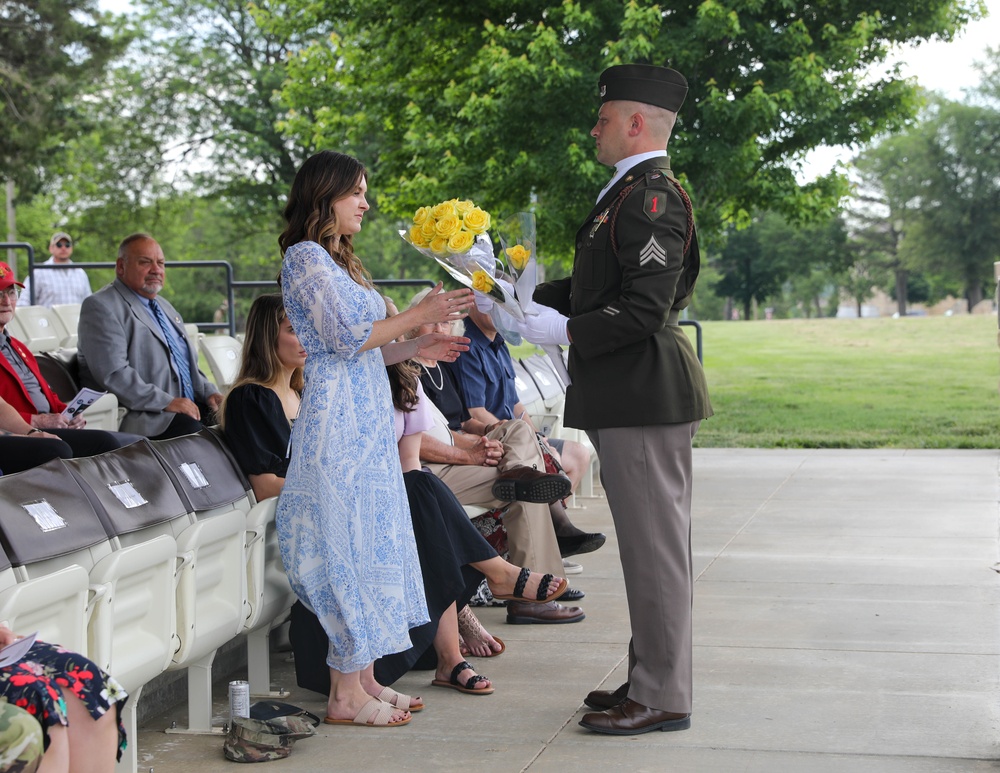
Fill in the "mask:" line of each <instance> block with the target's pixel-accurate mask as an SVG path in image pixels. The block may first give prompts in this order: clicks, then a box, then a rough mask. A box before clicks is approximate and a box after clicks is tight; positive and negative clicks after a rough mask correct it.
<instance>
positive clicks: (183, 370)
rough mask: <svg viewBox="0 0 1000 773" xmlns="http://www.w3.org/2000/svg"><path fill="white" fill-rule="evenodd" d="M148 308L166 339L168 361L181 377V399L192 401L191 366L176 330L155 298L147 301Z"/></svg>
mask: <svg viewBox="0 0 1000 773" xmlns="http://www.w3.org/2000/svg"><path fill="white" fill-rule="evenodd" d="M149 308H150V310H151V311H152V312H153V318H154V319H155V320H156V323H157V324H158V325H159V326H160V331H161V332H162V333H163V337H164V338H165V339H167V346H168V347H169V349H170V359H172V360H173V361H174V370H176V371H177V372H178V373H179V374H180V377H181V391H182V392H183V397H186V398H187V399H188V400H194V386H193V385H192V384H191V364H190V359H189V357H188V351H187V349H186V348H182V347H183V345H184V342H183V341H182V340H180V339H179V337H178V335H177V330H176V329H175V328H174V326H173V325H171V324H170V323H169V322H168V321H167V318H166V317H165V316H164V314H163V309H161V308H160V304H158V303H157V302H156V299H155V298H150V299H149Z"/></svg>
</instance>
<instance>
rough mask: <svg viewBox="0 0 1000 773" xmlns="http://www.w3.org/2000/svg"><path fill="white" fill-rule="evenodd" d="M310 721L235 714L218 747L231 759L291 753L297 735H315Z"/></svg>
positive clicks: (252, 759)
mask: <svg viewBox="0 0 1000 773" xmlns="http://www.w3.org/2000/svg"><path fill="white" fill-rule="evenodd" d="M315 733H316V731H315V730H314V729H313V726H312V723H311V722H309V720H307V719H303V718H301V717H276V718H275V719H270V720H267V721H264V720H260V719H246V718H243V717H236V718H235V719H233V723H232V725H230V727H229V734H228V735H227V736H226V742H225V744H224V745H223V747H222V750H223V752H224V753H225V755H226V759H228V760H232V761H233V762H268V761H269V760H280V759H284V758H285V757H287V756H288V755H289V754H291V753H292V746H293V745H294V744H295V741H297V740H298V739H300V738H308V737H309V736H311V735H315Z"/></svg>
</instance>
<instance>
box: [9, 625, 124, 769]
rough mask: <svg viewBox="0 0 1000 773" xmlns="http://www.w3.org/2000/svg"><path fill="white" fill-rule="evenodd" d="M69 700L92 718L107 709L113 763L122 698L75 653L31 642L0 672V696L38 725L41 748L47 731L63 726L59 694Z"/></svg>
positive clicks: (120, 746)
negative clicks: (111, 714) (113, 717)
mask: <svg viewBox="0 0 1000 773" xmlns="http://www.w3.org/2000/svg"><path fill="white" fill-rule="evenodd" d="M65 692H70V693H72V694H73V695H75V696H76V697H77V698H79V699H80V701H81V702H82V703H83V705H84V706H85V707H86V708H87V712H88V713H89V714H90V716H92V717H93V718H94V719H100V718H101V717H102V716H104V714H106V713H107V712H108V711H109V710H110V709H111V708H112V707H114V710H115V711H116V712H117V714H118V759H119V760H120V759H121V755H122V752H123V751H124V750H125V742H126V739H125V727H124V726H123V725H122V721H121V712H122V709H123V708H124V706H125V701H126V699H127V698H128V694H127V693H126V692H125V690H124V688H123V687H122V686H121V685H120V684H119V683H118V682H117V681H115V679H114V678H113V677H111V676H109V675H108V674H106V673H104V672H103V671H102V670H101V669H100V668H99V667H98V666H97V665H96V664H95V663H93V662H92V661H90V660H88V659H87V658H85V657H84V656H83V655H80V654H79V653H77V652H70V651H69V650H65V649H63V648H62V647H59V646H56V645H54V644H46V643H45V642H41V641H36V642H35V643H34V644H33V645H31V649H30V650H28V654H27V655H25V656H24V658H23V659H21V660H19V661H18V662H17V663H14V664H12V665H9V666H4V667H3V668H0V696H2V697H5V698H6V699H7V702H8V703H10V704H11V705H14V706H19V707H21V708H22V709H24V710H25V711H27V712H28V713H29V714H31V715H32V716H33V717H34V718H35V719H37V720H38V721H39V723H41V725H42V729H43V730H44V731H45V748H46V749H48V748H49V734H48V729H49V728H50V727H54V726H55V725H68V724H69V720H68V719H67V716H66V701H65V700H64V699H63V695H62V694H63V693H65Z"/></svg>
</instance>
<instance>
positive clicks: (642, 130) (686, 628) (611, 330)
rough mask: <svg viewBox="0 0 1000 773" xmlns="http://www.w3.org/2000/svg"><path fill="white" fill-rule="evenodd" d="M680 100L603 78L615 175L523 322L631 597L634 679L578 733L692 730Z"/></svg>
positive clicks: (597, 129)
mask: <svg viewBox="0 0 1000 773" xmlns="http://www.w3.org/2000/svg"><path fill="white" fill-rule="evenodd" d="M686 94H687V81H686V80H685V79H684V76H683V75H681V74H680V73H679V72H677V71H675V70H670V69H667V68H665V67H653V66H650V65H634V64H633V65H620V66H617V67H611V68H609V69H607V70H605V71H604V73H603V74H602V75H601V78H600V97H601V103H602V104H601V108H600V112H599V114H598V119H597V125H596V126H594V128H593V129H592V130H591V132H590V133H591V136H592V137H594V139H595V140H596V141H597V160H598V161H600V162H601V163H602V164H605V165H607V166H614V167H615V174H614V176H613V177H612V179H611V182H609V183H608V184H607V185H606V186H605V187H604V189H603V190H602V191H601V192H600V194H599V195H598V197H597V202H596V204H595V206H594V208H593V209H592V210H591V212H590V215H588V217H587V220H586V221H585V222H584V225H583V226H582V227H581V228H580V230H579V231H578V232H577V236H576V257H575V261H574V264H573V274H572V276H571V277H568V278H566V279H562V280H557V281H555V282H549V283H547V284H543V285H540V286H539V287H538V288H537V290H536V291H535V296H534V300H535V301H536V305H535V307H534V309H533V310H534V311H536V312H537V314H535V315H533V316H527V317H526V319H525V322H524V323H523V325H522V326H521V332H522V334H523V335H524V337H525V338H526V339H527V340H529V341H531V342H532V343H538V344H553V343H556V344H562V345H567V344H568V345H569V347H570V348H569V374H570V377H571V379H572V382H573V383H572V385H571V386H570V387H569V388H568V389H567V392H566V418H565V421H566V424H567V425H569V426H573V427H579V428H581V429H585V430H587V434H588V436H589V437H590V439H591V441H592V442H593V444H594V447H595V448H596V449H597V453H598V456H599V457H600V461H601V481H602V483H603V484H604V490H605V493H606V494H607V496H608V503H609V505H610V507H611V514H612V516H613V517H614V521H615V530H616V532H617V534H618V542H619V549H620V553H621V562H622V569H623V571H624V575H625V588H626V592H627V595H628V604H629V615H630V618H631V628H632V641H631V642H630V643H629V679H628V682H626V683H625V684H623V685H622V686H621V687H619V688H618V689H617V690H613V691H611V690H595V691H593V692H591V693H590V694H589V695H588V696H587V698H586V701H585V702H586V704H587V705H588V706H590V707H591V708H594V709H600V711H596V712H593V713H590V714H586V715H585V716H584V717H583V719H582V720H581V722H580V724H581V725H583V727H586V728H588V729H589V730H594V731H596V732H600V733H610V734H613V735H636V734H639V733H647V732H649V731H651V730H684V729H686V728H688V727H690V725H691V692H692V689H691V682H692V680H691V600H692V594H693V576H692V571H691V482H692V476H691V441H692V439H693V438H694V434H695V432H696V431H697V429H698V425H699V424H700V422H701V420H702V419H705V418H707V417H709V416H711V415H712V407H711V405H710V403H709V399H708V389H707V387H706V383H705V374H704V371H703V370H702V367H701V364H700V363H699V361H698V358H697V355H696V354H695V352H694V348H693V347H692V346H691V342H690V341H689V340H688V338H687V336H686V335H685V333H684V332H683V331H682V330H681V328H680V327H679V326H678V324H677V323H678V316H679V313H680V311H681V309H683V308H684V307H686V306H687V305H688V303H689V302H690V299H691V294H692V292H693V291H694V285H695V280H696V279H697V277H698V270H699V253H698V240H697V235H696V233H695V230H694V220H693V216H692V212H691V202H690V200H689V199H688V197H687V194H686V193H685V192H684V191H683V190H682V189H681V187H680V185H679V184H678V183H677V181H676V180H675V179H674V178H673V175H672V174H671V171H670V164H669V161H668V157H667V150H666V148H667V141H668V140H669V138H670V133H671V131H672V130H673V126H674V121H675V119H676V118H677V112H678V111H679V110H680V108H681V105H682V104H683V102H684V97H685V96H686Z"/></svg>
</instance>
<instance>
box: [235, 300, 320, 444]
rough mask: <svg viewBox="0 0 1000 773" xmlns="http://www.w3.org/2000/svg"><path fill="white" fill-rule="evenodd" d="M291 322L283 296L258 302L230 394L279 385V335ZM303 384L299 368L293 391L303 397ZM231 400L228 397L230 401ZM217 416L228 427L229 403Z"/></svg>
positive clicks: (293, 381)
mask: <svg viewBox="0 0 1000 773" xmlns="http://www.w3.org/2000/svg"><path fill="white" fill-rule="evenodd" d="M287 318H288V317H287V315H286V314H285V304H284V302H283V301H282V299H281V296H280V295H273V294H271V295H261V296H259V297H258V298H256V299H255V300H254V302H253V305H251V306H250V313H249V314H248V315H247V327H246V333H245V334H244V338H243V357H242V359H241V361H240V371H239V374H238V375H237V376H236V381H235V382H234V383H233V386H232V388H231V390H230V392H231V391H232V389H235V388H236V387H238V386H243V385H244V384H258V385H259V386H264V387H269V388H270V387H273V386H274V385H275V384H276V383H277V381H278V378H279V377H280V376H281V371H282V367H281V360H279V359H278V334H279V333H280V332H281V323H282V322H284V321H285V320H286V319H287ZM303 384H304V377H303V374H302V368H296V369H295V370H293V371H292V379H291V387H292V389H294V390H295V391H296V392H299V393H301V392H302V387H303ZM228 399H229V396H228V394H227V396H226V400H228ZM216 415H217V416H218V418H219V422H220V423H221V424H223V426H225V416H226V406H225V400H224V401H223V405H222V406H220V407H219V410H218V412H217V414H216Z"/></svg>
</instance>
